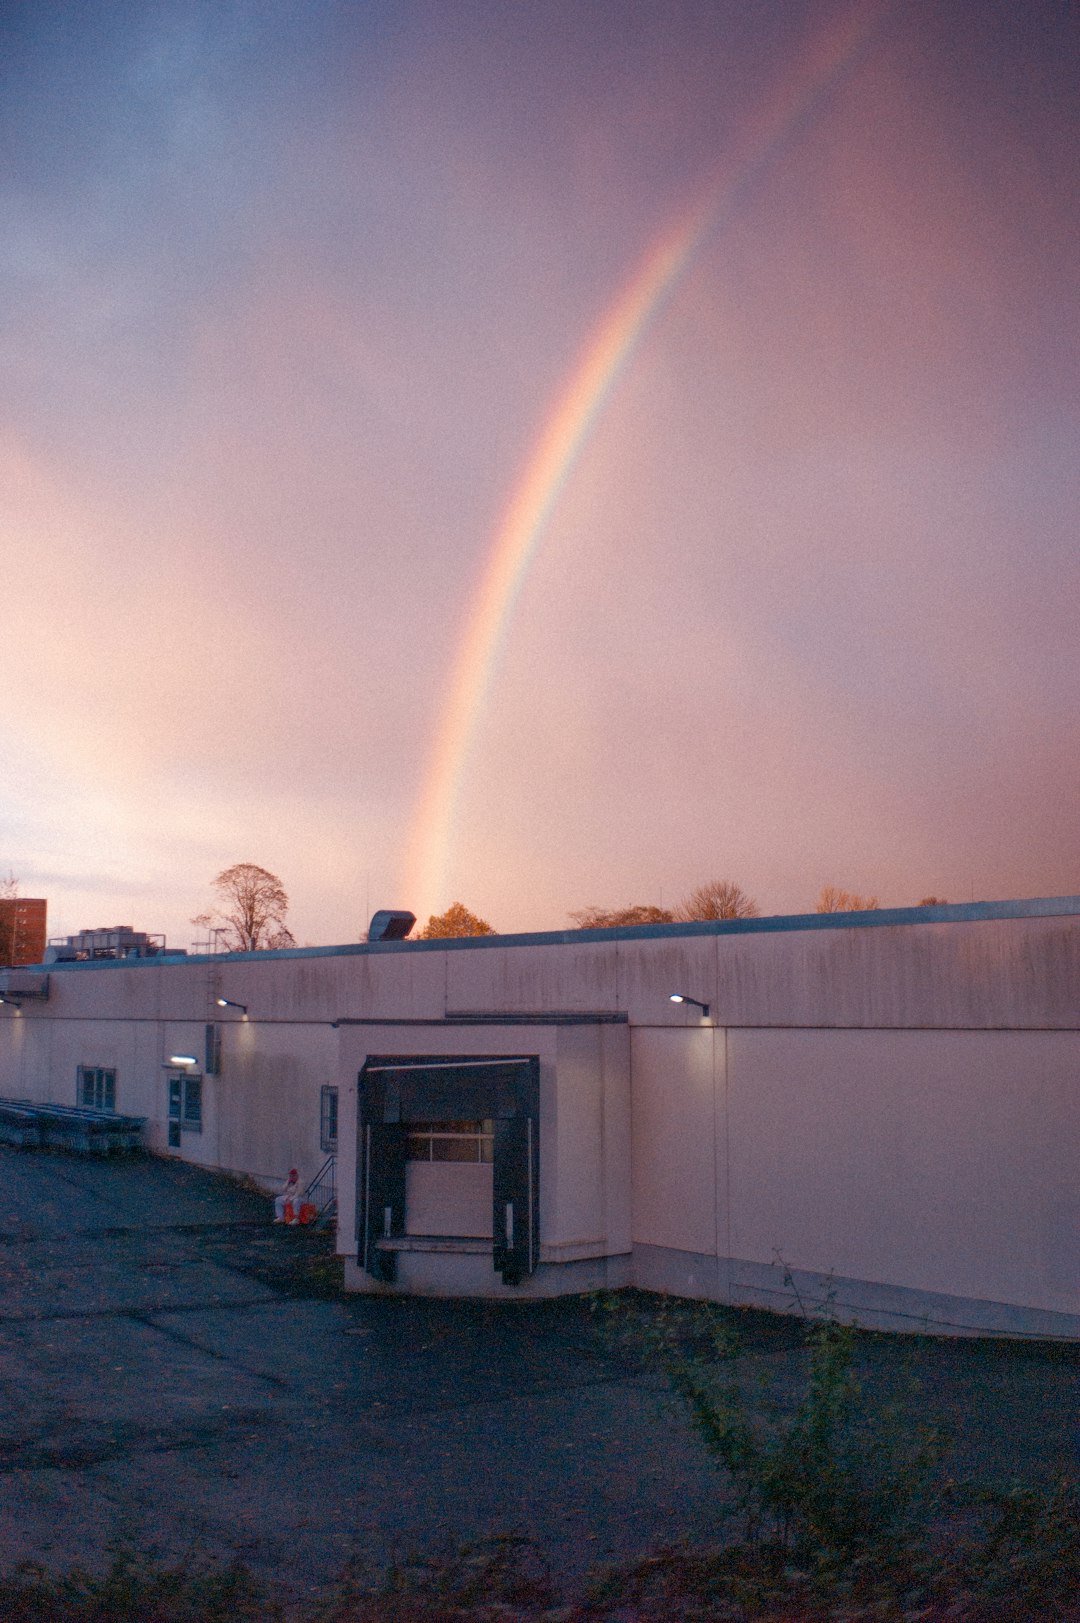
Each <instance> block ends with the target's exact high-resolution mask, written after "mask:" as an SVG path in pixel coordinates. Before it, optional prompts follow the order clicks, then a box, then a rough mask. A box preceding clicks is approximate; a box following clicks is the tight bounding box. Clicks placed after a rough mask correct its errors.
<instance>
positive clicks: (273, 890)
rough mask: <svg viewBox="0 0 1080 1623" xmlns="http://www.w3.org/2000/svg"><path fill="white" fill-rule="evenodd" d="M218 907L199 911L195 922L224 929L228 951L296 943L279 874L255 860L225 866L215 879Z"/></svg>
mask: <svg viewBox="0 0 1080 1623" xmlns="http://www.w3.org/2000/svg"><path fill="white" fill-rule="evenodd" d="M212 883H213V887H214V890H215V892H216V893H217V904H216V906H214V907H212V908H209V909H207V911H206V912H205V913H198V914H196V916H195V917H194V918H193V919H192V921H191V922H192V924H196V925H198V926H199V927H200V928H202V929H209V930H220V931H221V933H222V936H223V939H224V943H225V950H226V951H227V952H266V951H269V950H270V949H272V948H274V947H292V946H295V944H296V943H295V940H294V938H293V934H292V931H291V930H290V929H289V927H288V925H287V924H286V923H285V915H286V913H287V912H288V911H289V898H288V895H287V894H286V891H285V886H284V885H283V884H282V883H281V880H280V879H279V878H278V876H277V874H276V873H270V872H269V870H268V869H266V868H260V867H259V866H258V864H257V863H254V862H237V863H235V864H234V865H233V867H231V868H223V869H222V871H221V872H220V873H219V874H218V876H217V878H216V879H215V880H213V882H212Z"/></svg>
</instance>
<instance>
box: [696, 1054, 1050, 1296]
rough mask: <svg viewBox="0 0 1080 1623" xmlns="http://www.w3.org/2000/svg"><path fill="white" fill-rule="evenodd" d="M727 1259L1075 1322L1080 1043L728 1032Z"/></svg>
mask: <svg viewBox="0 0 1080 1623" xmlns="http://www.w3.org/2000/svg"><path fill="white" fill-rule="evenodd" d="M728 1083H729V1100H730V1124H729V1131H730V1167H731V1229H730V1238H729V1241H728V1244H729V1247H730V1254H731V1255H732V1256H734V1257H737V1258H742V1259H745V1260H748V1261H754V1262H766V1263H767V1262H772V1261H773V1260H774V1257H775V1254H776V1253H777V1252H779V1254H780V1255H781V1256H782V1257H783V1259H784V1261H785V1262H787V1263H788V1264H790V1265H791V1266H793V1267H797V1268H803V1269H808V1270H815V1271H819V1272H827V1271H832V1272H835V1273H836V1274H838V1275H843V1276H847V1277H849V1278H856V1279H865V1280H871V1281H889V1282H891V1283H893V1284H899V1285H904V1286H908V1287H912V1288H918V1289H923V1290H934V1291H941V1292H947V1293H949V1294H951V1295H955V1296H971V1297H974V1298H979V1299H989V1300H995V1301H1001V1302H1013V1303H1018V1304H1024V1305H1031V1306H1039V1307H1042V1308H1049V1309H1053V1310H1057V1311H1065V1312H1077V1311H1078V1310H1080V1178H1078V1172H1077V1169H1078V1167H1080V1038H1078V1037H1077V1036H1076V1035H1075V1034H1072V1033H1051V1032H1038V1033H1035V1032H1033V1033H1013V1032H878V1033H875V1032H858V1031H849V1032H823V1031H803V1032H795V1031H791V1032H782V1031H771V1032H769V1031H744V1032H732V1033H731V1034H730V1049H729V1078H728Z"/></svg>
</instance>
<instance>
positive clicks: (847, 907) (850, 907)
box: [814, 885, 878, 913]
mask: <svg viewBox="0 0 1080 1623" xmlns="http://www.w3.org/2000/svg"><path fill="white" fill-rule="evenodd" d="M877 906H878V899H877V897H876V896H858V895H856V893H855V892H854V891H852V890H840V889H838V887H837V886H836V885H822V887H821V895H820V896H819V897H818V899H817V906H816V907H815V909H814V912H815V913H871V912H873V910H874V908H876V907H877Z"/></svg>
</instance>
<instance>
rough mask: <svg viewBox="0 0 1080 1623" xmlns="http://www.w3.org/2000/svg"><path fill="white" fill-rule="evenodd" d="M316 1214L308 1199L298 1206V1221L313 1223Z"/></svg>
mask: <svg viewBox="0 0 1080 1623" xmlns="http://www.w3.org/2000/svg"><path fill="white" fill-rule="evenodd" d="M317 1215H318V1214H317V1213H316V1211H315V1208H314V1206H313V1205H312V1203H311V1201H310V1200H305V1201H304V1202H303V1203H302V1204H301V1207H300V1221H301V1223H314V1221H315V1218H316V1216H317Z"/></svg>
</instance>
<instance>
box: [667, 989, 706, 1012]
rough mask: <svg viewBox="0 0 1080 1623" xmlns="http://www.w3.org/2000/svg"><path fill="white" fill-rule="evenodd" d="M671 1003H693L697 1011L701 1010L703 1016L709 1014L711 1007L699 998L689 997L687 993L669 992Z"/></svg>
mask: <svg viewBox="0 0 1080 1623" xmlns="http://www.w3.org/2000/svg"><path fill="white" fill-rule="evenodd" d="M668 1002H669V1003H692V1004H693V1005H694V1008H695V1009H700V1010H701V1012H702V1014H703V1015H707V1014H708V1012H709V1005H708V1004H707V1003H702V1001H701V999H700V998H699V997H689V996H688V995H687V994H686V993H685V992H669V994H668Z"/></svg>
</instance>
